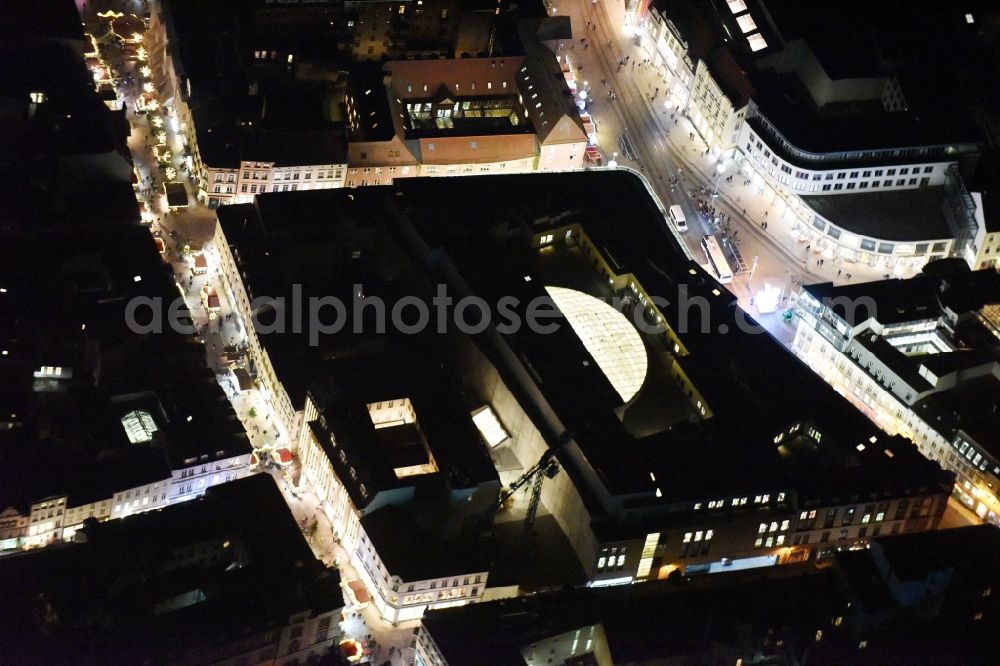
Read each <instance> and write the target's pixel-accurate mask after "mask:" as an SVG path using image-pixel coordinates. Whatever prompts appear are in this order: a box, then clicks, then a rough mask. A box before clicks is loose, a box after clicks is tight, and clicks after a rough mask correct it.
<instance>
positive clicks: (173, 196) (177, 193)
mask: <svg viewBox="0 0 1000 666" xmlns="http://www.w3.org/2000/svg"><path fill="white" fill-rule="evenodd" d="M163 189H164V191H165V192H166V194H167V205H168V206H170V207H171V208H178V207H181V206H187V205H188V195H187V190H186V189H184V183H164V185H163Z"/></svg>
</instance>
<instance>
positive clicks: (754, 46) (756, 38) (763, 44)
mask: <svg viewBox="0 0 1000 666" xmlns="http://www.w3.org/2000/svg"><path fill="white" fill-rule="evenodd" d="M747 42H748V43H749V44H750V50H751V51H753V52H755V53H756V52H757V51H760V50H761V49H766V48H767V40H765V39H764V38H763V37H762V36H761V34H760V33H759V32H755V33H754V34H752V35H750V36H749V37H747Z"/></svg>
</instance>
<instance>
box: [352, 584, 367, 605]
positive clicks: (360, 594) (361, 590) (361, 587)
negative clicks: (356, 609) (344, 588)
mask: <svg viewBox="0 0 1000 666" xmlns="http://www.w3.org/2000/svg"><path fill="white" fill-rule="evenodd" d="M347 585H348V587H350V588H351V592H353V593H354V598H355V599H357V600H358V603H359V604H366V603H368V602H369V601H371V597H370V596H368V590H366V589H365V584H364V583H362V582H361V581H360V580H352V581H351V582H350V583H348V584H347Z"/></svg>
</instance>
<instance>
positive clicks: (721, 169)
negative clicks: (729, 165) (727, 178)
mask: <svg viewBox="0 0 1000 666" xmlns="http://www.w3.org/2000/svg"><path fill="white" fill-rule="evenodd" d="M725 172H726V165H725V164H723V163H722V162H719V163H718V164H717V165H716V167H715V191H713V192H712V198H713V199H714V198H715V197H717V196H719V179H720V178H722V174H723V173H725Z"/></svg>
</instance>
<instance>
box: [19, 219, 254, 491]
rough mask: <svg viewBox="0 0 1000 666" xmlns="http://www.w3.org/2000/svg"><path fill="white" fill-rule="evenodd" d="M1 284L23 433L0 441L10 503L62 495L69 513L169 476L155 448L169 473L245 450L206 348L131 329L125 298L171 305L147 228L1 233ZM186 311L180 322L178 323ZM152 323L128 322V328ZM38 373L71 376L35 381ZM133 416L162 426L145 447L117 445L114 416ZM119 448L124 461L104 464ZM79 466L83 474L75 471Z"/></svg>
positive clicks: (169, 333)
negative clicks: (47, 369)
mask: <svg viewBox="0 0 1000 666" xmlns="http://www.w3.org/2000/svg"><path fill="white" fill-rule="evenodd" d="M0 286H2V287H3V288H4V290H5V291H4V292H2V293H0V302H2V307H0V331H2V332H0V348H2V349H3V350H4V351H6V352H7V354H5V355H4V356H3V357H2V358H3V360H0V373H2V374H3V376H4V377H5V378H6V381H5V382H4V390H3V394H4V396H5V402H7V400H8V399H13V400H14V401H15V402H14V403H13V404H17V405H19V408H18V410H17V413H18V414H19V417H18V418H19V422H20V423H22V427H18V428H14V429H12V430H4V431H3V441H2V442H0V444H2V446H3V448H4V451H5V453H6V454H9V455H10V456H12V458H10V459H8V464H7V465H4V466H3V468H2V469H0V474H2V475H3V477H4V480H5V481H10V480H11V479H13V481H14V482H12V483H9V484H5V483H0V490H2V491H3V492H4V494H5V495H6V494H7V491H10V492H12V493H13V494H14V495H15V496H14V497H10V498H5V499H7V500H8V501H15V502H17V503H18V504H21V503H23V501H24V500H31V499H38V498H39V497H44V496H46V495H47V494H53V493H58V494H62V493H69V494H70V497H71V501H72V502H74V503H77V502H82V501H83V499H82V498H86V497H95V496H109V495H108V493H110V492H112V491H113V490H115V489H118V488H119V487H120V484H128V483H131V482H135V484H136V485H142V483H143V482H149V481H151V480H154V478H155V479H163V478H166V477H168V476H169V470H170V465H168V464H167V460H166V459H164V451H165V452H166V454H167V456H168V457H169V462H170V464H172V465H174V468H178V467H180V466H182V465H183V462H184V460H187V459H189V458H192V457H200V456H202V455H207V456H209V457H210V458H211V459H213V460H214V459H216V458H217V457H219V456H218V452H219V451H222V452H223V456H222V457H229V456H233V455H237V454H240V453H249V452H250V445H249V442H248V441H247V439H246V434H245V432H244V431H243V428H242V426H241V425H240V423H239V421H238V420H237V419H236V415H235V413H234V411H233V409H232V406H231V405H230V403H229V401H228V400H227V399H226V397H225V395H224V393H223V392H222V389H221V388H220V387H219V385H218V383H217V382H216V380H215V375H214V373H212V371H211V370H209V369H208V368H207V366H206V365H205V350H204V347H203V346H202V345H201V344H198V343H196V342H194V340H193V339H192V338H191V337H190V336H186V335H182V334H180V333H176V332H174V331H173V330H172V329H171V328H170V327H169V326H165V327H164V331H163V333H160V334H154V335H148V336H139V335H136V334H134V333H133V332H132V331H131V330H130V328H129V326H128V320H127V318H126V316H125V308H126V305H127V304H128V303H129V302H130V301H131V299H133V298H138V297H145V298H151V299H155V298H158V299H162V303H163V307H164V311H165V309H166V308H167V307H168V306H169V305H170V304H171V303H172V302H173V300H174V299H175V298H177V289H176V286H175V285H174V282H173V277H172V275H171V273H170V272H169V267H167V266H166V265H165V264H164V263H163V261H162V259H161V258H160V256H159V253H158V252H157V251H156V248H155V246H154V244H153V242H152V238H151V236H150V234H149V232H148V231H147V230H146V229H143V228H139V227H122V228H91V229H86V230H80V229H61V230H44V231H36V232H34V233H29V234H15V233H8V234H7V235H6V236H5V242H4V244H3V245H2V247H0ZM185 313H186V310H184V309H183V308H182V309H181V311H180V312H179V314H180V315H181V319H182V320H183V315H184V314H185ZM148 316H149V315H148V314H140V313H136V319H137V321H143V322H145V321H146V319H145V317H148ZM166 321H167V320H166V318H164V322H166ZM43 366H58V367H62V368H65V369H66V370H67V371H69V372H71V373H72V376H71V377H65V378H59V379H55V378H51V377H49V378H46V377H35V376H34V375H35V373H36V372H37V371H38V370H39V369H40V368H41V367H43ZM134 409H142V410H144V411H147V412H149V413H150V414H151V416H152V417H153V419H154V421H155V422H156V425H157V427H158V431H157V432H156V433H154V435H155V436H154V438H153V441H152V442H151V443H150V444H148V445H141V446H136V445H132V444H131V443H130V442H129V441H128V438H127V437H126V431H125V429H124V427H123V425H122V423H121V418H122V417H123V416H125V415H126V414H127V413H129V412H130V411H132V410H134ZM188 417H190V419H189V418H188ZM146 448H150V449H153V452H150V453H148V454H146V453H144V450H145V449H146ZM120 449H125V450H127V452H123V453H119V452H115V453H113V454H112V453H109V452H111V451H117V450H120ZM15 450H16V451H18V452H19V453H17V454H16V456H17V460H18V463H17V464H14V463H13V462H12V460H13V457H14V456H15ZM122 456H124V458H122ZM84 469H86V470H89V472H88V473H80V472H81V470H84ZM150 474H154V475H158V476H155V477H154V478H150Z"/></svg>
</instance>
